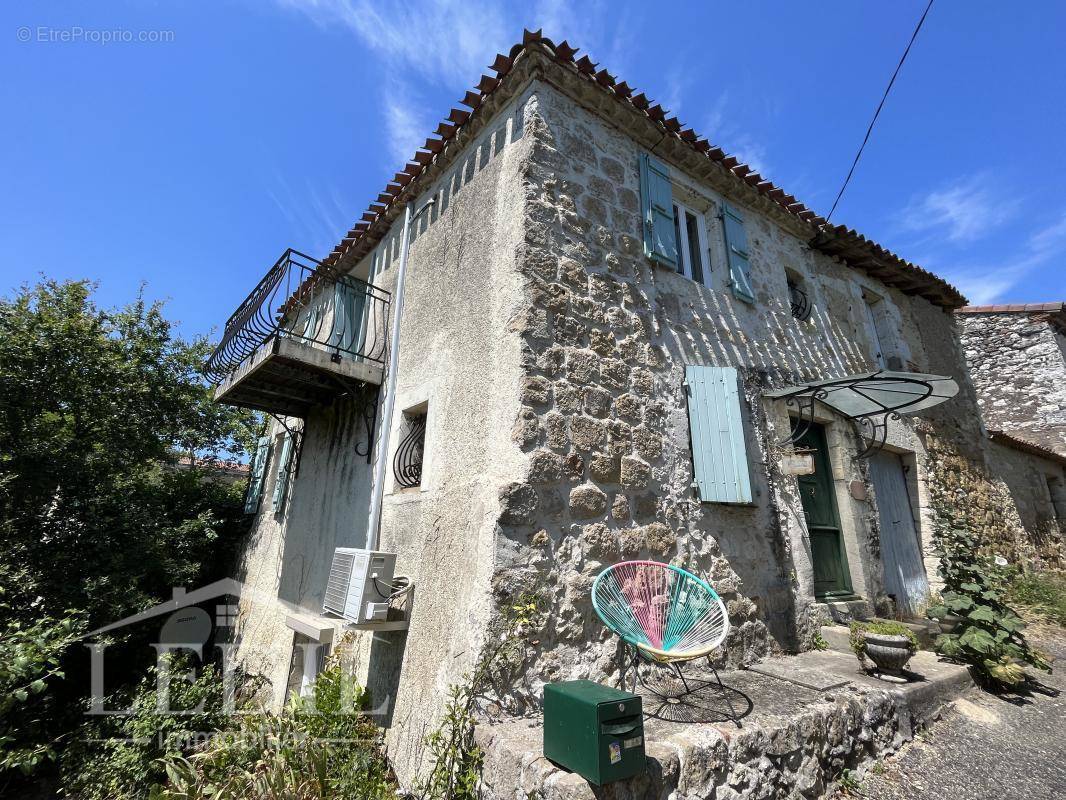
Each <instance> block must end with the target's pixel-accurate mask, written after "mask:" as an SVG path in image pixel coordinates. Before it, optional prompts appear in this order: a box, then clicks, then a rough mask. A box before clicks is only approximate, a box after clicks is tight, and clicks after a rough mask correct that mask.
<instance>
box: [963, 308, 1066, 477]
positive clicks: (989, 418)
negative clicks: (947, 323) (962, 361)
mask: <svg viewBox="0 0 1066 800" xmlns="http://www.w3.org/2000/svg"><path fill="white" fill-rule="evenodd" d="M956 314H957V315H958V320H959V325H960V332H961V337H962V344H963V348H964V349H965V351H966V361H967V363H968V364H969V367H970V375H971V377H972V379H973V384H974V388H975V389H976V390H977V402H978V404H979V405H980V406H981V414H982V415H983V416H984V420H985V424H986V425H988V427H989V428H991V429H994V430H999V431H1006V432H1007V433H1009V434H1012V435H1017V436H1019V437H1021V438H1023V439H1025V440H1026V441H1028V442H1032V443H1034V444H1037V445H1040V446H1041V447H1044V448H1046V449H1048V450H1052V451H1054V452H1056V453H1058V454H1059V455H1061V456H1066V303H1028V304H1024V305H1022V304H1019V305H998V306H966V307H965V308H960V309H958V310H957V311H956Z"/></svg>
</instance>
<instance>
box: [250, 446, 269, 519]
mask: <svg viewBox="0 0 1066 800" xmlns="http://www.w3.org/2000/svg"><path fill="white" fill-rule="evenodd" d="M269 456H270V437H269V436H263V437H261V438H260V439H259V443H258V444H257V445H256V448H255V454H254V455H253V456H252V463H251V464H250V465H249V467H248V491H247V493H246V494H245V495H244V513H245V514H254V513H255V512H256V511H258V510H259V498H260V497H261V496H262V494H263V476H264V475H265V474H266V465H267V459H268V458H269Z"/></svg>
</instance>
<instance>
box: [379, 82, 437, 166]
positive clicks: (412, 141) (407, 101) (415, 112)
mask: <svg viewBox="0 0 1066 800" xmlns="http://www.w3.org/2000/svg"><path fill="white" fill-rule="evenodd" d="M384 104H385V127H386V130H387V131H388V137H389V154H390V155H391V157H392V158H393V160H395V161H396V162H397V164H404V163H406V162H407V160H408V159H409V158H411V156H412V155H413V154H414V152H415V150H416V149H417V148H418V147H420V146H421V145H422V143H423V142H424V141H425V140H426V136H428V135H429V134H430V132H431V131H432V130H433V128H434V127H435V126H434V125H433V122H432V120H431V119H430V118H429V117H428V116H427V115H426V112H425V110H424V108H425V106H424V105H423V104H422V103H420V102H418V97H417V95H416V93H415V92H414V91H413V90H412V88H411V87H410V85H408V84H406V83H404V82H403V81H401V80H398V79H394V80H390V81H388V82H387V83H386V86H385V97H384Z"/></svg>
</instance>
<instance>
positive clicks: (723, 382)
mask: <svg viewBox="0 0 1066 800" xmlns="http://www.w3.org/2000/svg"><path fill="white" fill-rule="evenodd" d="M685 390H686V395H687V396H688V423H689V432H690V433H691V436H692V467H693V473H694V478H695V480H694V484H695V486H696V489H697V491H698V493H699V498H700V500H701V501H702V502H704V503H750V502H751V477H750V475H749V474H748V451H747V446H746V443H745V441H744V420H743V417H742V416H741V413H740V392H739V379H738V376H737V371H736V368H734V367H698V366H692V365H687V366H686V367H685Z"/></svg>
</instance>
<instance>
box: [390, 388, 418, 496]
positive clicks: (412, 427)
mask: <svg viewBox="0 0 1066 800" xmlns="http://www.w3.org/2000/svg"><path fill="white" fill-rule="evenodd" d="M399 437H400V443H399V444H398V445H396V454H395V455H394V456H393V459H392V473H393V476H394V477H395V479H396V488H397V489H414V488H417V487H419V486H421V485H422V463H423V461H424V460H425V454H426V408H425V407H423V408H421V409H419V410H411V411H405V412H403V419H402V421H401V423H400V430H399Z"/></svg>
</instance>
